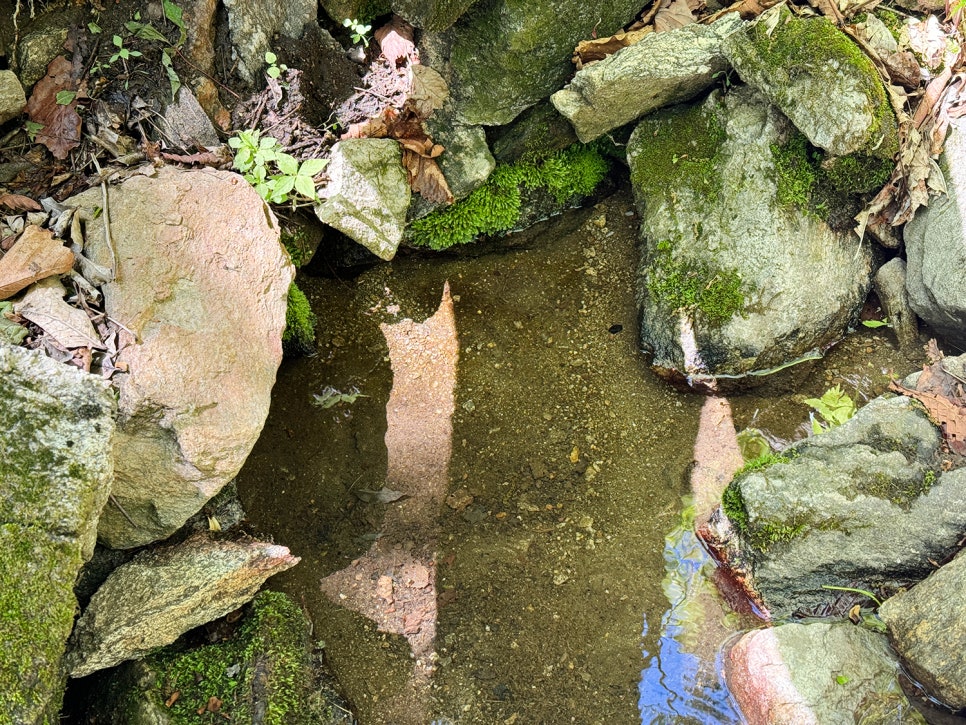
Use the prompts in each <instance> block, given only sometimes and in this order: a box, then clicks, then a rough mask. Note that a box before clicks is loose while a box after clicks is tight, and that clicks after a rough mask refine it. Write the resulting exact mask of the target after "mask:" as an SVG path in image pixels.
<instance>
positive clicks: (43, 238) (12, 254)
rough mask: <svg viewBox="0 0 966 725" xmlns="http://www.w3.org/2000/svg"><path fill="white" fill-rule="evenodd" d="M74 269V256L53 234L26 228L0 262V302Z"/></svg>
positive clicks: (39, 229) (35, 227) (33, 227)
mask: <svg viewBox="0 0 966 725" xmlns="http://www.w3.org/2000/svg"><path fill="white" fill-rule="evenodd" d="M73 266H74V253H73V252H72V251H70V250H69V249H67V247H65V246H64V243H63V242H62V241H61V240H59V239H54V235H53V232H51V231H50V230H49V229H41V228H40V227H37V226H29V227H27V228H26V229H24V231H23V234H21V235H20V238H19V239H18V240H17V241H16V243H15V244H14V245H13V247H12V248H11V249H10V251H9V252H7V253H6V254H5V255H4V256H3V258H2V259H0V300H5V299H7V298H8V297H10V296H12V295H15V294H16V293H17V292H19V291H20V290H22V289H24V288H25V287H29V286H30V285H32V284H33V283H34V282H36V281H38V280H41V279H44V278H45V277H50V276H51V275H55V274H67V273H68V272H70V270H71V267H73Z"/></svg>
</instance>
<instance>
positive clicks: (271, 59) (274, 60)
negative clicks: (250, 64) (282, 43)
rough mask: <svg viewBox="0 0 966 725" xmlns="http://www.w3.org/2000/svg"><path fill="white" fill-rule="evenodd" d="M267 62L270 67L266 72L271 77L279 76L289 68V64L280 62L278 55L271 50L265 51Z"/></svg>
mask: <svg viewBox="0 0 966 725" xmlns="http://www.w3.org/2000/svg"><path fill="white" fill-rule="evenodd" d="M265 62H266V63H268V68H267V69H266V70H265V73H267V74H268V77H269V78H278V77H279V76H280V75H282V73H284V72H285V71H287V70H288V66H287V65H285V64H284V63H278V56H277V55H275V54H274V53H273V52H272V51H270V50H267V51H265Z"/></svg>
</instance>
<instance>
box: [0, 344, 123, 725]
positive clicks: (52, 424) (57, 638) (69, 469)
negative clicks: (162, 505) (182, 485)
mask: <svg viewBox="0 0 966 725" xmlns="http://www.w3.org/2000/svg"><path fill="white" fill-rule="evenodd" d="M113 416H114V397H113V395H112V394H111V392H110V389H109V387H108V386H107V385H106V384H105V383H104V381H102V380H101V379H100V378H99V377H96V376H93V375H88V374H87V373H84V372H81V371H80V370H78V369H76V368H73V367H70V366H67V365H63V364H61V363H58V362H55V361H54V360H51V359H50V358H48V357H45V356H44V355H42V354H40V353H38V352H33V351H28V350H24V349H22V348H19V347H11V346H10V345H7V344H6V343H0V430H2V431H3V435H2V436H0V522H2V523H0V551H2V552H3V555H2V556H3V562H2V563H0V612H2V613H3V614H2V620H3V625H2V626H0V713H3V715H4V717H5V718H6V719H5V720H4V721H5V722H11V723H40V722H56V721H57V716H58V715H57V714H58V712H59V710H60V701H61V697H62V694H63V689H64V681H65V677H64V674H63V670H62V667H61V657H62V656H63V653H64V645H65V643H66V642H67V637H68V635H69V634H70V630H71V626H72V625H73V621H74V609H75V608H76V606H77V601H76V600H75V598H74V592H73V585H74V579H75V578H76V577H77V573H78V571H79V570H80V567H81V565H82V564H83V563H84V561H85V560H87V559H89V558H90V556H91V553H92V552H93V549H94V542H95V539H96V536H97V519H98V516H99V515H100V512H101V509H102V508H103V506H104V504H105V502H106V501H107V497H108V494H109V493H110V489H111V477H112V473H113V471H112V465H111V463H112V457H111V437H112V435H113V433H114V418H113Z"/></svg>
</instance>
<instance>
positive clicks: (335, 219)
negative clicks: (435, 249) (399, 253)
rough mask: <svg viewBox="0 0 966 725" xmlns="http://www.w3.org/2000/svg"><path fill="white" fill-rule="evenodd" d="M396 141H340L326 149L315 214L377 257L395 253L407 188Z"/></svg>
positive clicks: (389, 257)
mask: <svg viewBox="0 0 966 725" xmlns="http://www.w3.org/2000/svg"><path fill="white" fill-rule="evenodd" d="M400 159H401V152H400V150H399V144H398V143H397V142H396V141H393V140H392V139H388V138H360V139H349V140H346V141H340V142H339V143H337V144H336V145H335V146H333V147H332V156H331V159H330V160H329V165H328V167H327V168H326V172H327V173H328V175H329V178H330V181H329V184H328V186H326V187H325V188H324V189H322V190H321V193H322V194H324V195H325V199H324V200H323V201H322V203H321V204H319V205H317V206H316V207H315V214H316V216H317V217H318V218H319V219H320V220H322V221H323V222H325V223H326V224H328V225H329V226H332V227H335V228H336V229H338V230H339V231H340V232H342V233H343V234H345V235H346V236H348V237H351V238H352V239H354V240H355V241H357V242H359V244H361V245H362V246H364V247H365V248H366V249H368V250H369V251H370V252H372V253H373V254H375V255H376V256H378V257H379V258H381V259H385V260H390V259H392V258H393V257H394V256H396V249H397V248H398V247H399V242H400V241H402V237H403V230H404V229H405V227H406V212H407V210H408V209H409V200H410V198H411V191H410V188H409V179H408V177H407V175H406V171H405V169H403V167H402V164H401V161H400Z"/></svg>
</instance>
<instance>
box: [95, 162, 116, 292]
mask: <svg viewBox="0 0 966 725" xmlns="http://www.w3.org/2000/svg"><path fill="white" fill-rule="evenodd" d="M91 158H92V160H93V161H94V168H95V169H97V173H98V175H100V173H101V165H100V164H99V163H97V156H92V157H91ZM101 198H102V199H103V201H104V208H103V209H101V213H102V214H103V215H104V240H105V241H106V242H107V249H108V251H109V252H110V253H111V275H112V277H113V278H114V280H113V281H115V282H116V281H117V272H118V269H117V255H116V254H115V253H114V241H113V240H112V239H111V214H110V211H109V209H108V207H107V181H106V180H105V179H102V180H101Z"/></svg>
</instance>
